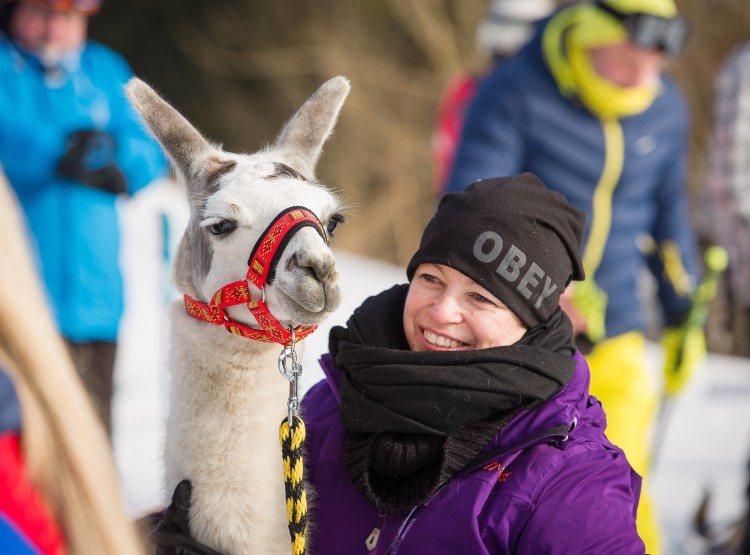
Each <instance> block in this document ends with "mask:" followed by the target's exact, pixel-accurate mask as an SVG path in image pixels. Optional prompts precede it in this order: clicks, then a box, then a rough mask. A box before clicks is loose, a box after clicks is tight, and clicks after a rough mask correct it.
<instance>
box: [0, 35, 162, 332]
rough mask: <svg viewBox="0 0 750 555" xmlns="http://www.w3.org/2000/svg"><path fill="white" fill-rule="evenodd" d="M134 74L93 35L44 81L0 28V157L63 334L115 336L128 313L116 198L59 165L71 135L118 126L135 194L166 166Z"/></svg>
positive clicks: (120, 154)
mask: <svg viewBox="0 0 750 555" xmlns="http://www.w3.org/2000/svg"><path fill="white" fill-rule="evenodd" d="M131 75H132V72H131V71H130V68H129V67H128V65H127V63H126V62H125V60H124V59H123V58H122V57H121V56H120V55H118V54H116V53H115V52H113V51H112V50H110V49H109V48H106V47H105V46H102V45H101V44H97V43H94V42H88V43H87V44H86V46H85V47H84V49H83V51H82V53H81V55H80V59H79V58H78V57H77V56H76V57H75V59H71V60H69V61H68V63H67V64H66V67H65V69H64V71H63V73H62V75H61V76H60V79H59V81H58V82H56V83H54V84H50V83H46V82H45V76H44V73H43V71H42V66H41V64H40V62H39V60H38V59H37V58H36V57H35V56H33V55H31V54H29V53H26V52H24V51H21V50H20V49H19V48H17V47H16V46H15V44H14V43H13V42H12V41H10V40H9V39H8V38H7V37H6V36H5V35H3V34H2V33H0V107H1V108H0V165H1V166H2V167H3V168H4V170H5V173H6V174H7V176H8V180H9V181H10V183H11V185H12V187H13V189H14V190H15V192H16V194H17V195H18V198H19V201H20V203H21V205H22V207H23V210H24V212H25V214H26V218H27V222H28V226H29V229H30V231H31V236H32V242H33V244H34V246H35V247H36V249H37V254H38V259H39V260H38V262H39V265H40V267H41V274H42V278H43V281H44V284H45V285H46V289H47V292H48V294H49V297H50V301H51V305H52V310H53V313H54V316H55V318H56V320H57V323H58V325H59V328H60V330H61V332H62V334H63V335H64V336H65V337H67V338H68V339H70V340H72V341H77V342H78V341H94V340H101V341H114V340H115V339H116V337H117V329H118V324H119V320H120V317H121V315H122V312H123V291H122V275H121V273H120V269H119V266H118V258H119V243H120V232H119V229H118V225H119V223H118V218H117V212H116V207H115V205H116V196H115V195H114V194H111V193H108V192H104V191H101V190H98V189H93V188H91V187H87V186H84V185H82V184H79V183H77V182H74V181H72V180H70V179H66V178H63V177H60V176H59V175H58V174H57V173H56V168H57V165H58V163H59V161H60V158H61V156H62V154H63V152H64V150H65V141H66V138H67V136H68V135H69V134H70V133H72V132H76V131H79V130H86V129H96V130H101V131H107V132H109V133H111V134H112V135H113V136H114V137H115V139H116V141H117V151H116V163H117V165H118V166H119V168H120V169H121V170H122V172H123V173H124V175H125V177H126V178H127V183H128V191H129V193H130V194H132V193H135V192H136V191H138V190H139V189H141V188H143V187H145V186H146V185H147V184H148V183H150V182H151V181H152V180H153V179H155V178H156V177H159V176H161V175H163V174H164V170H165V162H164V158H163V156H162V154H161V151H160V149H159V147H158V145H157V144H156V142H155V141H153V140H152V139H150V138H149V137H148V136H147V135H146V134H145V131H144V130H143V128H142V126H141V123H140V120H139V118H138V116H137V115H136V113H135V111H134V110H133V109H132V108H131V107H130V104H129V103H128V101H127V99H126V98H125V96H124V93H123V90H122V87H123V85H124V84H125V83H126V82H127V80H128V79H129V78H130V77H131Z"/></svg>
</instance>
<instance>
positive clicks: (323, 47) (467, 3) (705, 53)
mask: <svg viewBox="0 0 750 555" xmlns="http://www.w3.org/2000/svg"><path fill="white" fill-rule="evenodd" d="M677 2H678V4H679V6H680V8H681V11H682V13H683V15H684V16H685V17H686V19H688V21H689V22H690V24H691V27H692V32H691V35H690V38H689V41H688V45H687V47H686V50H685V52H684V53H683V55H682V56H681V57H680V58H679V59H677V60H675V61H674V62H673V63H672V64H671V66H670V68H669V72H670V73H671V74H672V75H673V76H674V77H675V78H676V80H677V81H678V82H679V84H680V85H681V87H682V89H683V90H684V92H685V93H686V96H687V98H688V102H689V104H690V107H691V110H692V116H693V128H692V137H691V139H692V156H691V170H692V171H691V173H690V182H689V187H690V192H691V196H692V197H693V200H694V203H693V206H694V209H695V214H694V216H695V219H696V221H698V220H699V217H700V213H699V209H700V206H701V204H702V200H701V198H702V193H701V191H702V185H703V176H704V174H705V151H706V144H705V143H706V137H707V132H708V129H709V125H710V123H711V111H712V108H711V102H712V91H713V77H714V75H715V73H716V71H717V70H718V68H719V66H720V64H721V62H722V61H723V60H724V58H725V56H726V55H727V54H728V53H729V51H730V50H731V49H732V48H733V47H734V46H736V45H737V44H738V43H739V42H741V41H742V40H744V39H748V38H750V9H748V0H677ZM484 7H485V1H484V0H380V1H367V0H349V1H347V2H342V1H336V0H314V1H313V0H274V1H271V2H268V1H267V2H258V1H254V0H210V1H201V0H127V1H124V0H109V1H107V2H105V3H104V7H103V9H102V11H101V13H100V14H99V15H97V16H96V17H95V18H94V20H93V21H92V26H91V35H92V37H93V38H95V39H97V40H100V41H101V42H104V43H106V44H108V45H110V46H112V47H113V48H115V49H117V50H118V51H119V52H121V53H122V54H123V55H124V56H125V57H126V58H127V59H128V60H129V61H130V63H131V65H132V66H133V69H134V70H135V72H136V73H137V74H138V75H139V76H141V77H142V78H143V79H145V80H146V81H148V82H149V83H151V84H152V85H154V86H155V87H156V88H157V89H158V90H159V91H160V92H161V93H162V94H164V95H165V96H166V97H167V98H168V99H169V100H170V101H171V102H172V103H173V104H174V105H175V106H177V107H178V108H179V109H180V110H181V111H182V112H183V113H184V114H186V115H187V116H188V118H189V119H190V120H191V121H192V122H193V123H194V124H195V125H196V126H197V127H198V128H199V129H201V131H202V132H203V133H204V134H205V135H206V136H207V137H209V138H210V139H212V140H214V141H221V142H222V143H223V144H224V146H225V147H226V148H227V149H228V150H234V151H243V150H246V151H253V150H255V149H257V148H258V147H260V146H262V145H263V144H265V143H267V142H270V141H272V140H273V138H274V137H275V134H276V133H277V131H278V130H279V128H280V126H281V124H282V122H284V121H285V120H286V119H287V118H288V117H289V116H291V114H292V113H293V111H294V110H295V109H296V108H297V106H298V105H299V104H300V103H301V102H302V101H303V100H304V99H305V98H307V96H308V95H309V94H310V93H311V92H312V91H313V90H314V89H315V88H316V87H317V86H318V85H320V84H321V83H322V82H323V81H325V80H326V79H328V78H329V77H332V76H334V75H345V76H347V77H348V78H349V79H350V80H351V81H352V86H353V88H352V93H351V95H350V97H349V99H348V100H347V103H346V104H345V106H344V110H343V113H342V117H341V120H340V122H339V125H338V127H337V129H336V132H335V134H334V137H333V138H332V140H331V141H330V142H329V143H328V144H327V146H326V152H325V153H324V155H323V157H322V159H321V163H320V166H319V169H318V177H319V179H321V180H322V181H323V182H324V183H326V184H328V185H330V186H332V187H333V188H335V189H337V190H339V191H340V192H341V193H342V194H343V195H344V197H345V199H346V200H347V202H348V203H349V205H350V206H351V210H350V218H349V224H348V225H347V226H346V227H345V228H344V229H342V231H341V232H340V233H339V237H338V239H337V245H338V246H339V247H340V248H344V249H347V250H351V251H354V252H358V253H361V254H365V255H369V256H374V257H377V258H381V259H385V260H389V261H392V262H396V263H399V264H405V263H406V262H407V261H408V259H409V257H410V255H411V253H412V252H413V250H414V249H415V248H416V246H417V243H418V241H419V235H420V232H421V230H422V228H423V226H424V224H425V223H426V221H427V219H428V218H429V216H430V215H431V213H432V211H433V209H434V203H435V200H434V198H433V196H432V179H433V176H432V159H431V154H430V148H429V142H430V134H431V131H432V124H433V118H434V113H435V109H436V105H437V101H438V99H439V97H440V94H441V93H442V91H443V88H444V87H445V85H446V84H447V82H448V81H449V79H450V78H451V77H452V76H453V75H454V74H456V73H457V72H459V71H461V70H466V69H472V68H474V67H478V64H479V63H480V62H481V60H478V59H477V58H476V53H475V49H474V31H475V28H476V25H477V23H478V21H479V20H480V18H481V17H482V15H483V12H484Z"/></svg>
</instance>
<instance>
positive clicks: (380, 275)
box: [113, 181, 750, 555]
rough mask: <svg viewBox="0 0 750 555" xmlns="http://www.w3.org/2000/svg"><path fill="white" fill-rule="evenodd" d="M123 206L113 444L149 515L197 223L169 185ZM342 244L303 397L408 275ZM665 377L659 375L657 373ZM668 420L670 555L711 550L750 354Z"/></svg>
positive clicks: (746, 411)
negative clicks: (178, 308)
mask: <svg viewBox="0 0 750 555" xmlns="http://www.w3.org/2000/svg"><path fill="white" fill-rule="evenodd" d="M121 213H122V219H123V245H122V246H123V252H122V259H121V260H122V265H123V269H124V273H125V283H126V306H127V311H126V314H125V316H124V319H123V324H122V330H121V341H120V348H119V350H118V360H117V366H116V376H115V387H116V391H115V399H114V406H113V411H114V448H115V455H116V461H117V465H118V468H119V471H120V475H121V480H122V485H123V494H124V497H125V503H126V505H127V508H128V510H129V512H130V514H132V515H133V516H140V515H141V514H143V513H144V512H146V511H149V510H151V509H154V508H155V507H158V506H160V505H161V504H162V503H163V502H164V498H165V495H164V492H163V491H162V488H161V482H162V473H163V467H162V464H161V446H162V442H163V436H164V419H165V416H166V412H167V403H166V390H167V384H168V378H167V371H166V365H167V353H168V326H169V324H168V321H167V317H166V305H167V302H169V301H170V300H171V301H175V302H179V301H178V299H177V295H176V293H175V292H174V290H172V289H171V287H170V286H169V279H168V275H169V268H168V263H167V262H166V259H167V258H168V257H169V256H170V255H171V253H173V252H174V250H175V248H176V245H177V242H178V241H179V238H180V236H181V233H182V229H183V228H184V225H185V223H186V221H187V204H186V201H185V199H184V196H183V195H182V193H181V191H180V189H179V188H178V187H176V186H175V185H174V184H172V183H171V182H167V181H165V182H162V183H159V184H158V185H154V186H152V187H149V188H148V189H146V190H144V191H142V192H141V193H139V194H138V195H136V196H135V197H134V198H133V199H132V200H130V201H129V202H127V203H126V204H124V205H123V206H121ZM165 229H168V231H169V233H168V234H166V237H167V240H166V241H165V240H164V238H165V232H164V231H165ZM344 232H345V230H342V233H344ZM334 250H335V254H336V257H337V266H338V268H339V273H340V275H341V279H342V287H343V298H344V300H343V303H342V306H341V307H340V308H339V310H338V311H336V312H335V313H334V314H333V315H332V316H331V317H330V318H329V319H328V320H327V321H326V322H325V323H324V324H323V325H321V326H320V328H319V329H318V330H317V331H316V332H315V333H314V334H313V335H311V336H310V337H308V338H307V339H305V340H304V342H303V343H304V349H305V351H304V355H303V357H302V364H303V370H304V372H303V375H302V383H301V390H302V392H303V393H304V391H306V390H307V389H308V388H309V387H310V386H311V385H313V384H314V383H316V382H317V381H319V380H320V379H322V373H321V371H320V369H319V367H318V365H317V363H316V360H317V358H318V357H319V356H320V355H321V354H322V353H324V352H326V351H327V339H328V330H329V329H330V328H331V326H333V325H340V324H344V323H345V322H346V319H347V318H348V316H349V315H350V314H351V312H352V310H353V309H354V308H356V307H357V306H358V305H359V304H360V303H361V302H362V301H363V300H364V299H365V298H367V297H368V296H370V295H372V294H375V293H378V292H380V291H382V290H383V289H385V288H387V287H390V286H391V285H393V284H395V283H403V282H405V281H406V274H405V271H404V269H403V268H401V267H399V266H394V265H392V264H388V263H385V262H381V261H377V260H373V259H368V258H365V257H363V256H361V255H358V254H354V253H351V252H345V251H339V250H336V249H334ZM649 353H650V355H651V358H652V360H653V367H654V369H657V368H659V363H660V357H661V354H660V351H659V349H658V347H657V346H656V345H650V346H649ZM268 371H269V372H278V370H277V369H276V368H269V369H268ZM654 377H655V379H658V372H656V371H655V372H654ZM279 379H284V378H283V377H282V376H280V375H279ZM279 403H283V404H285V403H286V399H280V400H279ZM662 425H663V430H662V429H660V430H658V431H656V436H657V437H660V438H661V440H660V447H659V449H658V459H657V462H656V465H655V467H654V469H653V475H652V481H651V492H652V497H653V500H654V502H655V504H656V506H657V509H658V511H659V513H660V517H661V521H662V526H663V528H664V533H665V536H666V542H665V543H666V550H665V554H666V555H686V554H693V553H696V554H697V553H701V550H702V549H704V548H705V546H704V545H703V543H701V541H699V540H698V538H697V537H696V536H695V535H694V534H693V533H692V532H691V521H692V518H693V515H694V513H695V511H696V509H697V507H698V503H699V501H700V499H701V497H702V495H703V492H704V491H710V492H711V494H712V501H711V505H710V510H709V518H710V521H711V523H712V524H714V525H716V526H717V527H722V526H725V525H726V524H728V523H731V522H733V521H734V520H735V519H736V518H738V517H739V515H740V514H741V513H742V511H743V510H744V507H745V505H744V497H743V496H744V490H745V483H746V480H747V470H746V465H747V460H748V457H750V360H748V359H740V358H735V357H728V356H721V355H716V354H711V355H709V357H708V360H707V361H706V363H705V365H704V367H703V368H702V370H701V372H700V373H699V375H698V376H697V377H696V378H695V379H694V380H693V381H692V382H691V383H690V384H689V385H688V387H687V388H686V390H685V391H684V392H683V393H682V394H681V395H680V396H678V397H677V398H676V399H675V400H674V401H672V402H671V403H670V409H669V410H668V411H665V414H664V416H663V421H662Z"/></svg>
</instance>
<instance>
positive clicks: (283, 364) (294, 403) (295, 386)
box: [279, 327, 302, 430]
mask: <svg viewBox="0 0 750 555" xmlns="http://www.w3.org/2000/svg"><path fill="white" fill-rule="evenodd" d="M289 331H290V332H291V333H292V340H291V342H290V343H289V345H286V346H285V347H284V348H283V349H282V350H281V353H280V354H279V372H280V373H281V375H282V376H284V377H285V378H286V379H287V380H289V400H288V401H287V407H288V409H289V429H290V430H291V429H292V428H293V427H294V417H295V416H297V415H298V414H299V397H298V394H299V377H300V376H301V375H302V365H301V364H299V363H298V362H297V351H295V349H294V347H295V342H296V337H295V335H294V328H293V327H290V328H289ZM287 361H289V362H291V369H290V368H287Z"/></svg>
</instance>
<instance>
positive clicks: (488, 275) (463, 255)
mask: <svg viewBox="0 0 750 555" xmlns="http://www.w3.org/2000/svg"><path fill="white" fill-rule="evenodd" d="M584 221H585V215H584V213H583V212H581V211H580V210H577V209H575V208H573V207H572V206H571V205H570V204H569V203H568V202H567V201H566V200H565V197H563V196H562V195H561V194H560V193H556V192H553V191H550V190H549V189H547V188H545V186H544V184H543V183H542V182H541V181H540V180H539V178H538V177H536V176H535V175H533V174H531V173H523V174H520V175H515V176H510V177H495V178H492V179H482V180H479V181H476V182H475V183H473V184H472V185H470V186H469V187H468V188H467V189H466V190H465V191H461V192H458V193H448V194H447V195H445V196H444V197H443V198H442V200H441V201H440V204H439V206H438V209H437V212H435V215H434V216H433V217H432V220H430V222H429V223H428V224H427V227H426V228H425V230H424V233H423V234H422V240H421V242H420V245H419V249H418V250H417V252H416V253H414V256H413V257H412V259H411V261H410V262H409V265H408V266H407V268H406V275H407V277H408V278H409V281H411V280H412V278H413V277H414V272H416V270H417V267H418V266H419V265H420V264H423V263H433V264H443V265H445V266H448V267H450V268H453V269H454V270H458V271H459V272H461V273H462V274H464V275H465V276H467V277H469V278H471V279H472V280H474V281H475V282H477V283H478V284H479V285H481V286H482V287H484V288H485V289H487V290H488V291H489V292H490V293H492V294H493V295H494V296H495V297H497V298H498V299H499V300H501V301H502V302H503V303H505V304H506V305H507V306H508V308H510V309H511V310H512V311H513V312H515V314H516V315H517V316H518V317H519V318H520V319H521V321H522V322H523V323H524V324H525V325H526V326H527V327H528V328H533V327H534V326H536V325H537V324H540V323H542V322H545V321H546V320H547V319H548V318H549V317H550V316H552V314H553V313H554V312H555V311H556V310H557V308H558V306H559V302H560V295H561V294H562V292H563V291H564V290H565V288H566V287H567V285H568V283H570V281H571V279H575V280H582V279H583V278H584V273H583V264H582V263H581V242H582V241H583V225H584Z"/></svg>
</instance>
